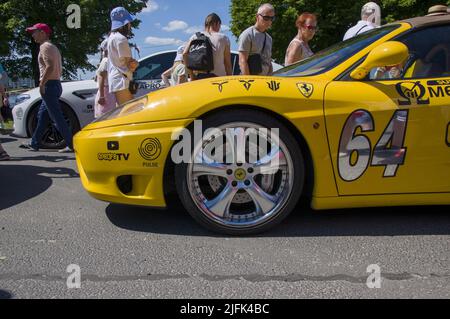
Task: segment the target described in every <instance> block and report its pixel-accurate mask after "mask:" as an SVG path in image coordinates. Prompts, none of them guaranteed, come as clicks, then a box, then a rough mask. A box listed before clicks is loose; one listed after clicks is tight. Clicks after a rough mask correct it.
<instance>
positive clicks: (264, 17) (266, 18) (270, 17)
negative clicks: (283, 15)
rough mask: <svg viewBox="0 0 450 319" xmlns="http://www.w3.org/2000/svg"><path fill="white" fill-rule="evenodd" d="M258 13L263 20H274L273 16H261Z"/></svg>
mask: <svg viewBox="0 0 450 319" xmlns="http://www.w3.org/2000/svg"><path fill="white" fill-rule="evenodd" d="M259 15H260V16H261V17H262V18H263V19H264V21H272V22H273V21H275V16H263V15H262V14H259Z"/></svg>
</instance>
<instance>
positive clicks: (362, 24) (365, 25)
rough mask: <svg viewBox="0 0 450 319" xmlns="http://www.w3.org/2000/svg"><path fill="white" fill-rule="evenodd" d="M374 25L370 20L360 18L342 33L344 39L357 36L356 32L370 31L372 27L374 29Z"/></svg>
mask: <svg viewBox="0 0 450 319" xmlns="http://www.w3.org/2000/svg"><path fill="white" fill-rule="evenodd" d="M375 28H376V27H375V26H374V25H373V24H371V23H370V22H367V21H363V20H360V21H358V23H357V24H356V25H355V26H353V27H351V28H350V29H348V30H347V32H346V33H345V35H344V41H345V40H347V39H350V38H353V37H355V36H357V35H358V34H361V33H364V32H367V31H370V30H372V29H375Z"/></svg>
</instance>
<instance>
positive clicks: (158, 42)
mask: <svg viewBox="0 0 450 319" xmlns="http://www.w3.org/2000/svg"><path fill="white" fill-rule="evenodd" d="M145 43H147V44H150V45H155V46H164V45H181V44H183V41H181V40H178V39H174V38H157V37H147V38H146V39H145Z"/></svg>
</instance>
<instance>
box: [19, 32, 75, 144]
mask: <svg viewBox="0 0 450 319" xmlns="http://www.w3.org/2000/svg"><path fill="white" fill-rule="evenodd" d="M27 32H29V33H30V34H31V36H32V37H33V39H34V41H35V42H36V43H38V44H40V48H39V56H38V62H39V71H40V77H39V81H40V83H39V90H40V93H41V96H42V104H41V106H40V108H39V112H38V124H37V127H36V130H35V131H34V133H33V137H32V138H31V143H29V144H28V143H25V144H22V147H24V148H27V149H29V150H31V151H39V145H40V142H41V140H42V137H43V135H44V133H45V130H46V128H47V127H48V125H49V124H50V120H51V121H53V122H54V123H55V124H56V128H57V130H58V131H59V133H60V134H61V135H62V136H63V137H64V140H65V142H66V144H67V147H66V148H64V149H62V150H60V151H59V152H60V153H69V152H73V144H72V139H73V136H72V131H71V129H70V128H69V125H68V124H67V122H66V120H65V119H64V114H63V112H62V109H61V105H60V102H59V98H60V97H61V94H62V87H61V75H62V61H61V53H60V52H59V50H58V48H57V47H56V46H55V45H54V44H52V43H51V42H50V35H51V34H52V30H51V29H50V27H49V26H48V25H46V24H44V23H37V24H35V25H34V26H32V27H29V28H27Z"/></svg>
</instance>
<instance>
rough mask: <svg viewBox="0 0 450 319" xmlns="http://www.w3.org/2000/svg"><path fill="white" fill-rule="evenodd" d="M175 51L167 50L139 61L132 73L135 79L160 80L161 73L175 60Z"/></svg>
mask: <svg viewBox="0 0 450 319" xmlns="http://www.w3.org/2000/svg"><path fill="white" fill-rule="evenodd" d="M175 56H176V52H168V53H162V54H158V55H155V56H152V57H149V58H147V59H145V60H143V61H141V62H139V67H138V68H137V70H136V72H135V73H134V79H135V80H160V79H161V74H162V73H163V72H164V71H166V70H167V69H170V68H171V67H172V65H173V60H175Z"/></svg>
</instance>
